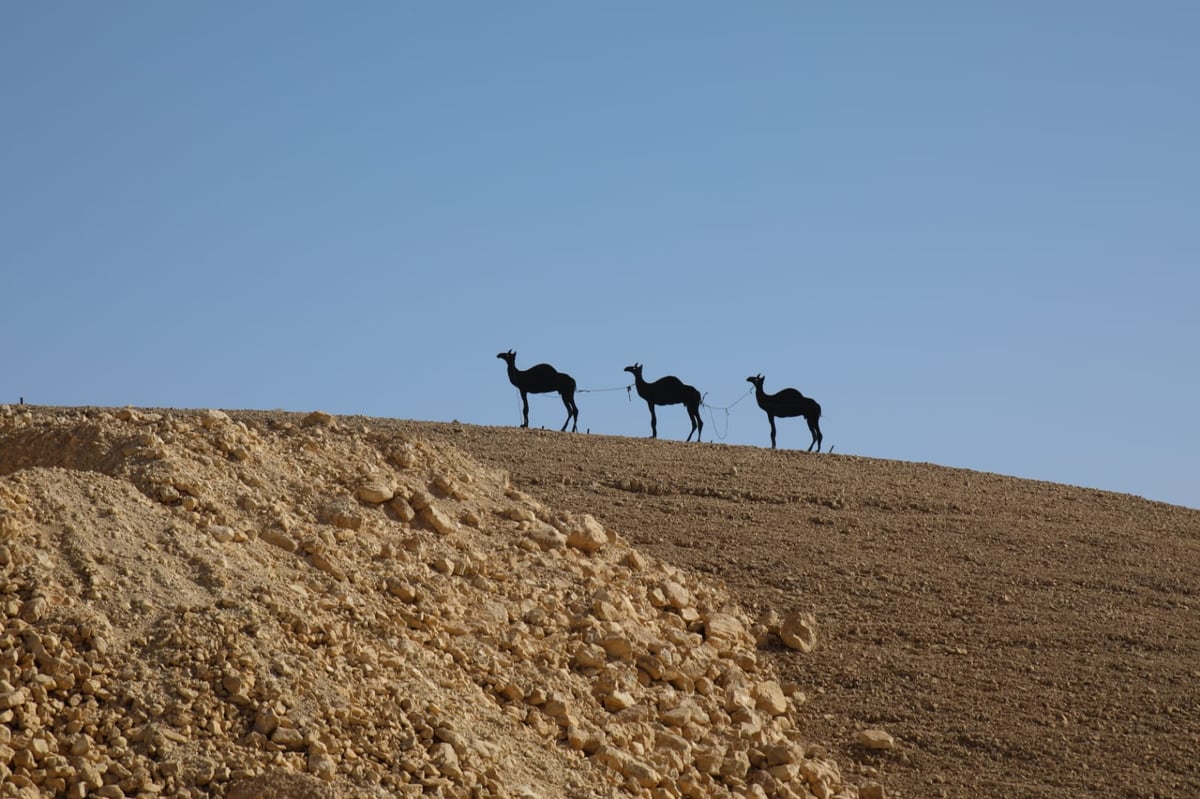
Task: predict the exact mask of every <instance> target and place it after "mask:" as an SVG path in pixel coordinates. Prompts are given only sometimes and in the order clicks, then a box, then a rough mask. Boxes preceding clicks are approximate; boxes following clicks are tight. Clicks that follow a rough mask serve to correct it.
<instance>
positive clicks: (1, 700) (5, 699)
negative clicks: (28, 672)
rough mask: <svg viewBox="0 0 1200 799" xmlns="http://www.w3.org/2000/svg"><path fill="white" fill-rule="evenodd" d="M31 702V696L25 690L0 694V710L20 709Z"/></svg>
mask: <svg viewBox="0 0 1200 799" xmlns="http://www.w3.org/2000/svg"><path fill="white" fill-rule="evenodd" d="M28 700H29V694H28V693H27V692H26V691H25V689H24V688H16V689H11V686H10V690H7V691H2V692H0V710H10V709H12V708H14V707H20V706H21V705H23V704H25V703H26V702H27V701H28Z"/></svg>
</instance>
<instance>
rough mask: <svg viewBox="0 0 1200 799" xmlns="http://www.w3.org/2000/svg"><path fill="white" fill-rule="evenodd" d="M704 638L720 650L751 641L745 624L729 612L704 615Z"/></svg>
mask: <svg viewBox="0 0 1200 799" xmlns="http://www.w3.org/2000/svg"><path fill="white" fill-rule="evenodd" d="M704 638H705V640H707V641H708V642H710V643H711V644H712V645H713V646H715V647H716V648H717V650H718V651H726V650H728V649H731V648H733V647H736V646H738V645H741V644H745V643H748V642H749V636H748V633H747V632H746V627H745V625H743V624H742V623H741V621H739V620H738V618H737V617H736V616H731V615H730V614H728V613H710V614H708V615H707V616H705V617H704Z"/></svg>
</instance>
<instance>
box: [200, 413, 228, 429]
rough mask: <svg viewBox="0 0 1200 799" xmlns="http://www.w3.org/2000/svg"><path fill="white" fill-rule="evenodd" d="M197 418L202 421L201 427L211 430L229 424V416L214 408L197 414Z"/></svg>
mask: <svg viewBox="0 0 1200 799" xmlns="http://www.w3.org/2000/svg"><path fill="white" fill-rule="evenodd" d="M197 418H198V419H199V421H200V426H201V427H204V428H208V429H210V430H212V429H214V428H217V427H224V426H225V425H227V424H229V414H227V413H225V412H224V411H218V410H216V409H213V408H209V409H207V410H203V411H200V413H199V414H197Z"/></svg>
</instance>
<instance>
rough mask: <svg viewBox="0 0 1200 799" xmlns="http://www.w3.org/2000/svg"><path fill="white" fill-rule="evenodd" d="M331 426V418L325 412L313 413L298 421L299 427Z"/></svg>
mask: <svg viewBox="0 0 1200 799" xmlns="http://www.w3.org/2000/svg"><path fill="white" fill-rule="evenodd" d="M332 424H333V416H332V415H331V414H328V413H326V412H325V411H313V412H312V413H310V414H308V415H307V416H305V417H304V418H303V419H301V420H300V426H301V427H329V426H331V425H332Z"/></svg>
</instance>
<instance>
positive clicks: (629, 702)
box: [604, 691, 637, 713]
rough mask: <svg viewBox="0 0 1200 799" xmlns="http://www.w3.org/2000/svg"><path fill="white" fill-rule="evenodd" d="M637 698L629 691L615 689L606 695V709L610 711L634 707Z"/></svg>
mask: <svg viewBox="0 0 1200 799" xmlns="http://www.w3.org/2000/svg"><path fill="white" fill-rule="evenodd" d="M636 704H637V700H636V699H634V698H633V695H632V694H630V693H629V692H628V691H613V692H612V693H610V694H607V695H606V696H605V697H604V709H605V710H607V711H609V712H610V713H616V712H617V711H620V710H625V709H626V708H630V707H633V706H634V705H636Z"/></svg>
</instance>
